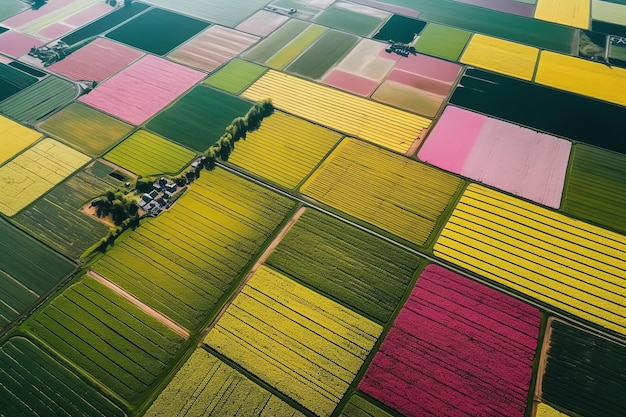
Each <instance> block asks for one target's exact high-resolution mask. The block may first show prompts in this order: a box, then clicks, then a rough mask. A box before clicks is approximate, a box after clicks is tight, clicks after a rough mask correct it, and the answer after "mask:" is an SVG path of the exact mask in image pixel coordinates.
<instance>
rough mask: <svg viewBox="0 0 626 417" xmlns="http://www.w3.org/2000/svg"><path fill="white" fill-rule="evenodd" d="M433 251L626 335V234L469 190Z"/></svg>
mask: <svg viewBox="0 0 626 417" xmlns="http://www.w3.org/2000/svg"><path fill="white" fill-rule="evenodd" d="M434 253H435V255H436V256H438V257H439V258H441V259H444V260H446V261H450V262H452V263H454V264H456V265H458V266H461V267H463V268H466V269H468V270H469V271H472V272H474V273H477V274H479V275H482V276H484V277H486V278H488V279H490V280H492V281H495V282H497V283H499V284H502V285H505V286H507V287H510V288H512V289H514V290H516V291H519V292H520V293H522V294H525V295H526V296H529V297H532V298H534V299H536V300H538V301H541V302H543V303H545V304H547V305H549V306H551V307H555V308H558V309H560V310H562V311H565V312H567V313H569V314H572V315H574V316H576V317H579V318H582V319H585V320H588V321H590V322H592V323H594V324H596V325H599V326H602V327H604V328H606V329H609V330H611V331H615V332H618V333H622V334H626V314H625V311H626V309H625V308H626V296H625V294H626V291H625V289H626V282H624V276H625V273H626V236H623V235H618V234H617V233H614V232H610V231H608V230H604V229H601V228H599V227H597V226H592V225H589V224H586V223H583V222H581V221H578V220H574V219H571V218H568V217H566V216H564V215H562V214H558V213H554V212H553V211H550V210H547V209H544V208H541V207H537V206H535V205H533V204H530V203H527V202H525V201H522V200H519V199H516V198H514V197H510V196H507V195H504V194H502V193H499V192H496V191H493V190H490V189H488V188H485V187H482V186H478V185H470V186H469V187H468V188H467V190H466V191H465V193H464V194H463V197H462V198H461V200H460V202H459V203H458V205H457V206H456V209H455V211H454V212H453V213H452V217H451V218H450V219H449V221H448V223H447V224H446V226H445V228H444V230H443V231H442V233H441V236H440V237H439V238H438V239H437V242H436V244H435V247H434Z"/></svg>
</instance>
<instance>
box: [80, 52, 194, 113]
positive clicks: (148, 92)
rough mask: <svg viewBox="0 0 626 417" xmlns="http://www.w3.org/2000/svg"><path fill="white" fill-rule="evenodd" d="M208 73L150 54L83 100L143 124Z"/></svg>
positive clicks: (81, 99) (82, 98)
mask: <svg viewBox="0 0 626 417" xmlns="http://www.w3.org/2000/svg"><path fill="white" fill-rule="evenodd" d="M204 76H205V74H203V73H201V72H199V71H195V70H192V69H190V68H187V67H184V66H182V65H179V64H175V63H173V62H170V61H166V60H164V59H162V58H157V57H155V56H152V55H147V56H145V57H143V58H142V59H140V60H139V61H137V62H136V63H134V64H133V65H131V66H130V67H128V68H127V69H125V70H124V71H122V72H120V73H119V74H117V75H115V76H113V77H111V78H110V79H108V80H107V81H106V82H104V83H102V84H100V85H99V86H98V87H97V88H96V89H95V90H93V91H92V92H91V93H89V94H87V95H85V96H83V97H81V98H80V101H82V102H83V103H86V104H88V105H90V106H92V107H95V108H97V109H100V110H102V111H104V112H106V113H109V114H111V115H113V116H115V117H118V118H120V119H122V120H124V121H127V122H129V123H132V124H134V125H140V124H142V123H143V122H145V121H146V120H148V119H149V118H150V117H152V116H154V115H155V114H156V113H157V112H158V111H160V110H161V109H163V108H164V107H165V106H167V105H168V104H169V103H171V102H172V100H174V99H175V98H176V97H178V96H180V95H181V94H182V93H184V92H185V91H187V90H188V89H189V88H191V87H192V86H193V85H194V84H196V83H197V82H199V81H200V80H201V79H202V78H204Z"/></svg>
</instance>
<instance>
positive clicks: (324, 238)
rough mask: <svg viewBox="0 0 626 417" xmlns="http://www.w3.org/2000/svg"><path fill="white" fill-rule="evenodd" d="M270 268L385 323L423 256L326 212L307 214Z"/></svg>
mask: <svg viewBox="0 0 626 417" xmlns="http://www.w3.org/2000/svg"><path fill="white" fill-rule="evenodd" d="M266 264H267V265H269V266H271V267H272V268H274V269H276V270H277V271H280V272H281V273H282V274H284V275H286V276H289V277H292V278H294V279H296V280H297V281H300V282H303V283H304V284H306V285H307V286H308V287H310V288H314V289H315V290H317V291H319V292H320V293H322V294H325V295H328V296H331V297H333V298H334V299H336V300H340V301H341V302H342V303H343V304H345V305H347V306H348V307H350V308H351V309H353V310H355V311H357V312H360V313H362V314H363V315H364V316H366V317H370V318H372V319H374V320H376V321H378V322H381V323H386V322H387V321H388V320H389V318H390V316H391V314H392V313H393V311H394V310H395V309H396V307H397V306H398V304H399V303H400V301H401V299H402V297H403V296H404V293H405V291H406V289H407V287H408V286H409V283H410V282H411V281H412V279H413V276H414V274H415V271H416V269H417V268H418V267H419V266H420V264H421V258H419V257H418V256H417V255H414V254H412V253H410V252H407V251H404V250H402V249H400V248H398V247H397V246H395V245H392V244H390V243H388V242H386V241H383V240H382V239H380V238H378V237H375V236H372V235H370V234H369V233H367V232H365V231H363V230H360V229H357V228H356V227H354V226H350V225H348V224H346V223H344V222H342V221H340V220H337V219H335V218H333V217H330V216H328V215H326V214H323V213H320V212H318V211H315V210H306V211H305V212H304V214H302V216H301V217H300V218H299V219H298V221H297V222H296V223H295V224H294V225H293V227H292V228H291V229H289V232H288V233H287V234H286V235H285V236H284V237H283V239H282V240H281V241H280V243H279V244H278V246H277V247H276V248H275V249H274V251H273V252H272V254H271V255H270V256H269V258H268V259H267V261H266Z"/></svg>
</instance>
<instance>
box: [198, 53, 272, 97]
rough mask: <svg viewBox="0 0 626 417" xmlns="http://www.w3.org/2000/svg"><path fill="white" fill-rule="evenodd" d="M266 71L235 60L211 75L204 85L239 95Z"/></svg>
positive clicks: (259, 66) (255, 65)
mask: <svg viewBox="0 0 626 417" xmlns="http://www.w3.org/2000/svg"><path fill="white" fill-rule="evenodd" d="M265 71H266V69H265V67H262V66H261V65H257V64H254V63H252V62H248V61H244V60H242V59H233V60H231V61H229V62H228V63H227V64H226V65H224V66H223V67H222V68H220V69H219V70H218V71H217V72H215V73H213V74H211V75H210V76H209V77H208V78H207V79H206V80H205V81H204V84H205V85H208V86H210V87H215V88H219V89H220V90H224V91H227V92H229V93H232V94H239V93H241V91H242V90H243V89H244V88H246V87H248V86H249V85H250V84H252V83H253V82H255V81H256V80H257V79H258V78H259V77H260V76H261V75H263V73H264V72H265Z"/></svg>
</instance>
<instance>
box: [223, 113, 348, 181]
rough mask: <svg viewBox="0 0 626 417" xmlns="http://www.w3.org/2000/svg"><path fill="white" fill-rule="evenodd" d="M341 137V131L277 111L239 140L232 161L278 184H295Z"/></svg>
mask: <svg viewBox="0 0 626 417" xmlns="http://www.w3.org/2000/svg"><path fill="white" fill-rule="evenodd" d="M339 139H341V135H340V134H339V133H336V132H333V131H332V130H328V129H325V128H323V127H321V126H319V125H316V124H313V123H311V122H307V121H305V120H302V119H300V118H298V117H294V116H289V115H287V114H285V113H283V112H278V111H277V112H275V113H274V114H273V115H272V117H269V118H267V119H265V120H264V121H263V124H262V125H261V128H260V129H259V130H257V131H256V132H252V133H249V134H248V137H247V139H246V140H245V141H243V140H242V141H239V142H237V149H236V150H235V152H233V153H232V154H231V156H230V158H229V159H228V161H229V162H231V163H233V164H235V165H237V166H240V167H242V168H244V169H246V170H248V171H250V172H252V173H254V174H257V175H259V176H261V177H263V178H266V179H268V180H270V181H273V182H275V183H276V184H278V185H282V186H284V187H286V188H294V187H296V186H297V185H298V184H299V183H300V182H301V181H302V180H303V179H304V177H306V176H307V175H308V174H309V172H311V170H312V169H313V168H315V166H316V165H317V164H318V163H319V162H320V161H321V160H322V158H323V157H324V155H326V154H327V153H328V152H329V151H330V149H331V148H332V147H333V146H334V145H335V144H336V143H337V142H338V141H339Z"/></svg>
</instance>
